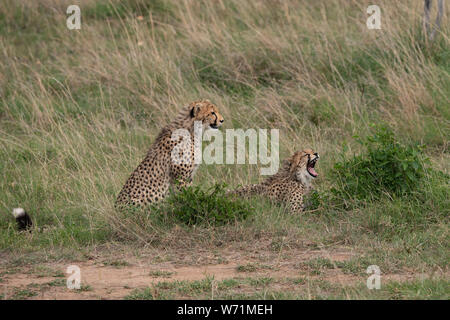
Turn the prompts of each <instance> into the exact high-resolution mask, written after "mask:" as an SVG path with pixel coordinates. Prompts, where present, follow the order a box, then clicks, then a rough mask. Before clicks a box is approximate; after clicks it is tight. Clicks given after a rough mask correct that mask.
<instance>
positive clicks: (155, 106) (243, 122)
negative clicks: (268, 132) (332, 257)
mask: <svg viewBox="0 0 450 320" xmlns="http://www.w3.org/2000/svg"><path fill="white" fill-rule="evenodd" d="M122 3H125V5H122V6H121V5H119V1H112V0H111V1H96V0H86V1H72V0H71V1H60V0H45V1H44V0H42V1H25V0H19V1H17V0H4V1H1V3H0V19H1V20H0V61H1V64H0V89H1V92H0V93H1V97H0V146H1V148H2V150H1V151H0V158H1V161H0V168H1V171H2V176H3V179H2V181H1V182H0V194H1V195H0V210H1V211H2V212H8V211H10V210H11V208H12V207H15V206H22V207H26V208H27V209H28V210H29V211H31V212H34V213H35V214H37V215H38V214H41V215H42V216H43V217H45V218H42V220H41V223H45V222H46V221H57V222H58V223H56V228H57V227H58V224H59V226H63V225H67V223H73V224H77V223H79V220H80V219H87V221H89V224H90V231H89V234H94V233H95V232H96V230H98V229H101V228H102V227H103V223H111V218H113V217H115V216H114V210H113V200H114V198H115V196H116V195H117V193H118V191H119V190H120V188H121V186H122V184H123V183H124V181H125V179H126V178H127V176H128V175H129V174H130V172H131V171H132V170H133V169H134V168H135V166H136V165H137V164H138V163H139V162H140V161H141V159H142V157H143V156H144V154H145V152H146V150H147V148H148V146H149V145H150V143H151V142H152V140H153V139H154V137H155V136H156V134H157V132H158V131H159V130H160V128H161V127H162V126H163V125H164V124H166V123H167V122H168V121H170V119H171V118H172V117H173V115H174V114H175V113H176V112H177V109H178V108H180V107H181V106H183V105H185V104H186V103H187V102H190V101H192V100H194V99H197V98H199V97H201V98H208V99H210V100H212V101H213V102H214V103H216V104H217V105H218V106H220V110H221V112H222V114H223V115H224V117H225V119H226V122H225V124H226V125H225V128H244V129H245V128H279V129H280V140H281V141H280V143H281V155H282V157H285V156H287V155H288V154H290V153H292V152H293V151H295V150H298V149H300V148H303V147H313V148H314V149H315V150H318V151H319V152H320V153H321V155H322V160H321V163H320V165H319V173H321V178H320V180H319V181H318V184H319V187H320V186H321V187H323V188H325V187H326V186H328V185H329V184H331V182H330V181H327V170H328V169H329V168H330V167H331V166H332V165H333V163H334V161H335V159H336V157H337V156H339V155H340V154H342V142H343V141H344V140H347V141H348V142H349V143H350V144H349V146H350V148H349V150H348V153H349V154H351V153H353V152H355V151H357V150H358V146H357V145H355V144H353V143H352V141H353V140H352V136H353V135H355V134H358V135H365V134H366V133H367V132H369V130H370V126H369V125H370V123H372V122H385V123H387V124H389V125H390V126H391V127H392V128H394V130H395V131H396V133H397V134H398V136H399V137H400V138H401V139H402V140H403V141H415V142H422V143H425V144H426V145H427V149H426V150H427V152H428V154H429V155H431V156H432V160H433V162H434V164H435V166H436V167H438V168H441V169H444V170H447V169H448V164H449V161H448V160H449V158H448V141H449V139H448V138H449V129H450V123H449V117H450V114H449V103H448V96H449V93H450V79H449V70H450V69H449V60H450V59H449V58H450V56H449V49H448V48H449V46H448V45H449V38H448V34H449V32H448V31H449V24H448V19H447V17H448V6H447V7H446V10H447V11H446V12H445V14H444V20H443V23H442V30H441V32H440V33H439V34H438V35H437V36H436V39H435V41H434V42H433V43H427V41H426V40H425V38H424V37H423V35H422V33H421V15H422V13H423V4H422V1H413V0H411V1H378V5H379V6H380V7H381V10H382V29H381V30H368V29H367V27H366V19H367V17H368V15H367V14H366V8H367V6H368V5H369V4H372V3H371V2H370V1H347V0H342V1H237V0H236V1H234V0H232V1H222V0H218V1H188V0H183V1H177V0H173V1H172V0H171V1H164V2H163V1H143V0H142V1H140V0H130V1H123V2H122ZM68 4H79V5H80V7H81V13H82V29H81V30H72V31H71V30H68V29H67V28H66V14H65V10H66V8H67V5H68ZM111 8H113V9H111ZM258 172H259V169H258V167H257V166H251V165H245V166H244V165H233V166H230V165H221V166H212V165H211V166H205V165H203V166H202V167H201V168H200V170H199V172H198V175H197V177H196V180H195V183H198V184H207V185H211V184H213V183H214V182H217V181H225V182H227V183H228V184H230V185H233V186H235V185H238V184H245V183H249V182H255V181H258V180H259V179H260V178H261V177H259V175H258ZM0 219H1V220H3V222H4V223H6V222H5V221H6V219H7V218H5V217H3V216H2V217H1V218H0ZM99 221H102V223H100V222H99ZM113 222H114V223H115V224H117V226H118V228H119V229H120V224H121V223H123V222H121V221H120V219H118V218H117V217H116V219H114V220H113ZM132 229H133V228H131V227H130V230H132ZM80 234H84V233H83V232H81V231H80ZM89 234H88V235H87V236H86V237H88V238H89ZM141 236H142V234H140V233H139V234H137V235H136V237H141ZM70 237H77V235H73V234H72V235H70V236H69V238H70ZM68 241H70V240H68ZM3 243H4V245H5V244H8V243H9V241H8V240H4V241H3Z"/></svg>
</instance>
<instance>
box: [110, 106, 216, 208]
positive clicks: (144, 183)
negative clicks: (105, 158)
mask: <svg viewBox="0 0 450 320" xmlns="http://www.w3.org/2000/svg"><path fill="white" fill-rule="evenodd" d="M194 121H195V122H197V121H199V122H201V124H202V129H203V130H204V129H207V128H208V127H211V128H213V129H217V128H218V127H219V126H221V125H222V123H223V121H224V119H223V117H222V116H221V115H220V114H219V111H218V109H217V107H216V106H215V105H214V104H212V103H211V102H210V101H208V100H199V101H194V102H192V103H191V104H189V106H186V107H184V108H183V110H182V111H181V112H180V114H179V115H178V117H177V118H176V119H175V120H173V122H171V123H170V124H169V125H167V126H166V127H165V128H163V129H162V131H161V132H160V133H159V135H158V137H157V138H156V141H155V142H154V143H153V145H152V146H151V147H150V150H149V151H148V153H147V156H146V157H145V159H144V160H143V161H142V162H141V163H140V164H139V166H138V167H137V168H136V170H134V172H133V173H132V174H131V176H130V177H129V178H128V180H127V181H126V183H125V185H124V186H123V188H122V191H120V193H119V195H118V197H117V200H116V206H119V205H127V204H132V205H146V204H150V203H156V202H158V201H161V200H162V199H164V197H165V196H166V195H167V193H168V191H169V187H170V186H171V185H173V184H175V183H178V187H184V186H188V185H190V184H191V182H192V178H193V176H194V173H195V171H196V169H197V167H198V164H195V163H194V150H195V148H194ZM178 129H185V130H181V132H183V131H184V132H185V133H187V132H189V134H190V136H189V139H190V142H191V143H190V144H186V143H185V140H184V139H183V137H182V136H180V135H177V133H179V132H180V131H176V130H178ZM186 130H187V131H186ZM175 131H176V132H175ZM174 132H175V134H174ZM186 140H187V141H189V140H188V139H186ZM175 147H176V148H177V149H178V151H177V152H179V153H178V154H180V155H182V156H181V158H179V159H178V160H180V159H181V161H175V160H174V159H173V157H172V156H173V154H172V150H174V148H175ZM180 151H181V152H180Z"/></svg>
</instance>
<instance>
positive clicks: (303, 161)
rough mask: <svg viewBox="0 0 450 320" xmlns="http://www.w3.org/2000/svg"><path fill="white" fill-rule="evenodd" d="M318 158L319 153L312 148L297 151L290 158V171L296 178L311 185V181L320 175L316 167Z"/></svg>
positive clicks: (306, 184) (304, 183) (307, 185)
mask: <svg viewBox="0 0 450 320" xmlns="http://www.w3.org/2000/svg"><path fill="white" fill-rule="evenodd" d="M318 160H319V154H318V153H317V152H315V151H313V150H311V149H305V150H303V151H297V152H296V153H294V154H293V155H292V157H290V158H289V163H290V173H291V174H292V176H293V177H294V178H295V179H296V180H298V181H300V182H301V183H302V184H303V185H305V186H306V187H309V186H310V184H311V181H312V180H313V179H315V178H316V177H317V176H318V174H317V172H316V170H315V169H314V168H315V166H316V163H317V161H318Z"/></svg>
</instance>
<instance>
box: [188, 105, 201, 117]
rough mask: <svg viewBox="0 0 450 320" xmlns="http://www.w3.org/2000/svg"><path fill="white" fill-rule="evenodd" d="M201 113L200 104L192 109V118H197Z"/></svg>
mask: <svg viewBox="0 0 450 320" xmlns="http://www.w3.org/2000/svg"><path fill="white" fill-rule="evenodd" d="M199 111H200V105H199V104H195V105H194V106H193V107H192V109H191V113H190V114H191V118H195V117H196V116H197V114H198V112H199Z"/></svg>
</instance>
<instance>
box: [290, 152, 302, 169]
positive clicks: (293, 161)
mask: <svg viewBox="0 0 450 320" xmlns="http://www.w3.org/2000/svg"><path fill="white" fill-rule="evenodd" d="M303 156H304V155H303V153H295V154H294V155H293V156H292V157H290V158H289V159H288V161H289V165H290V172H291V173H295V170H296V169H297V167H298V165H299V164H300V161H301V160H302V158H303Z"/></svg>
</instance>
